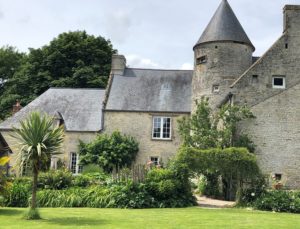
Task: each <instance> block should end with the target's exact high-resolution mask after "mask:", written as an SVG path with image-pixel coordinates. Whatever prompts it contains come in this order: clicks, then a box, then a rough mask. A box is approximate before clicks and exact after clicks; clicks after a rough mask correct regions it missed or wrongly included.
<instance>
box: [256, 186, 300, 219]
mask: <svg viewBox="0 0 300 229" xmlns="http://www.w3.org/2000/svg"><path fill="white" fill-rule="evenodd" d="M252 206H253V207H254V208H256V209H258V210H267V211H275V212H291V213H300V192H294V191H283V190H272V191H267V192H264V193H262V194H261V195H260V196H259V197H258V198H257V199H256V200H255V201H254V202H253V203H252Z"/></svg>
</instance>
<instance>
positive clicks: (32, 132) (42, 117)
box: [13, 112, 63, 219]
mask: <svg viewBox="0 0 300 229" xmlns="http://www.w3.org/2000/svg"><path fill="white" fill-rule="evenodd" d="M13 137H14V138H16V140H17V141H18V143H19V145H20V151H19V152H18V157H17V158H18V162H19V166H20V168H23V167H24V166H25V165H26V166H28V167H29V168H32V174H33V182H32V198H31V204H30V210H29V212H28V216H27V219H38V218H40V217H39V214H38V211H37V210H36V192H37V179H38V174H39V171H40V169H41V168H42V167H43V166H44V165H45V163H47V162H48V161H49V159H50V158H51V156H53V155H56V154H59V153H60V151H59V150H60V147H61V144H62V142H63V128H62V127H55V122H54V119H52V118H51V117H48V116H47V115H46V114H40V113H38V112H33V113H31V114H30V115H29V117H28V118H27V119H26V120H24V121H21V122H20V128H14V134H13Z"/></svg>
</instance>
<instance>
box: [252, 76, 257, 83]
mask: <svg viewBox="0 0 300 229" xmlns="http://www.w3.org/2000/svg"><path fill="white" fill-rule="evenodd" d="M251 83H252V84H257V83H258V75H253V76H252V82H251Z"/></svg>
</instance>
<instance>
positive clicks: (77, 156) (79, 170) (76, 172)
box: [70, 152, 82, 175]
mask: <svg viewBox="0 0 300 229" xmlns="http://www.w3.org/2000/svg"><path fill="white" fill-rule="evenodd" d="M74 154H75V155H76V164H75V173H74V171H73V155H74ZM70 171H71V172H72V174H73V175H78V174H80V173H81V172H82V166H81V165H80V164H79V153H76V152H71V153H70Z"/></svg>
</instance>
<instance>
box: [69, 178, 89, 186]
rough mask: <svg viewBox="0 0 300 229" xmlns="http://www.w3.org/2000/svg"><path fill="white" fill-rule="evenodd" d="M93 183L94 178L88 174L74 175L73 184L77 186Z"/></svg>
mask: <svg viewBox="0 0 300 229" xmlns="http://www.w3.org/2000/svg"><path fill="white" fill-rule="evenodd" d="M90 183H92V178H91V177H90V176H87V175H77V176H75V177H74V179H73V182H72V185H73V186H77V187H87V186H89V185H90Z"/></svg>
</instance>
